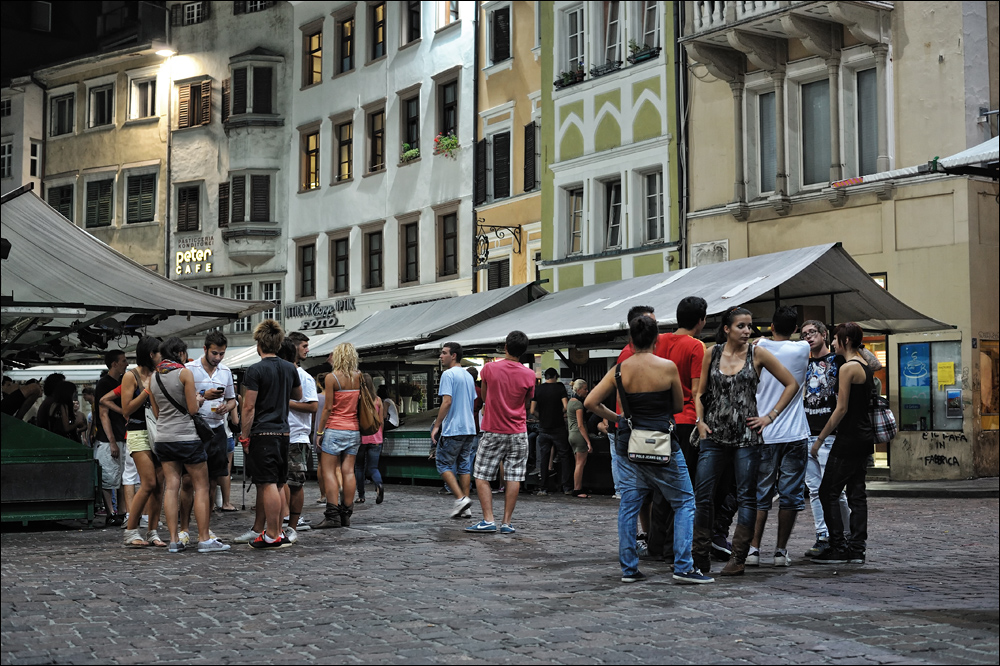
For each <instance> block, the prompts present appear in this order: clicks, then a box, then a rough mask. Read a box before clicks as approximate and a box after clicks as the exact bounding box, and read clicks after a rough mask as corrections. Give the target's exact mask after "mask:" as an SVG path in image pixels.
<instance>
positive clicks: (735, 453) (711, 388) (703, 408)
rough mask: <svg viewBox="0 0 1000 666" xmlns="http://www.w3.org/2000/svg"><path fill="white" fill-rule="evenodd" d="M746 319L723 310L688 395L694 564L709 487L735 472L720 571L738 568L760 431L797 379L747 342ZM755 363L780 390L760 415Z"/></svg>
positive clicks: (706, 530)
mask: <svg viewBox="0 0 1000 666" xmlns="http://www.w3.org/2000/svg"><path fill="white" fill-rule="evenodd" d="M752 331H753V320H752V317H751V314H750V311H749V310H747V309H745V308H740V307H734V308H730V309H729V310H727V311H726V313H725V314H724V315H723V317H722V323H721V324H720V325H719V330H718V332H717V333H716V343H717V344H716V345H715V347H714V348H713V349H712V353H711V354H706V355H705V358H704V360H703V361H702V366H701V376H702V378H703V381H702V382H700V383H699V386H698V392H697V393H696V394H695V408H696V409H697V410H698V421H699V422H698V432H699V436H700V438H701V439H700V443H699V448H700V453H699V456H698V472H697V474H696V475H695V502H696V504H697V508H696V511H695V529H694V546H693V555H694V562H695V566H696V567H697V568H698V569H700V570H701V571H703V572H707V571H709V570H710V568H711V560H710V559H709V547H710V543H711V540H712V526H713V522H714V519H715V515H714V514H715V490H716V485H717V484H718V483H719V479H720V478H721V477H722V476H723V474H724V472H725V470H726V468H728V467H730V466H732V467H733V468H734V474H735V477H736V490H737V502H738V503H739V512H738V516H737V525H736V530H735V531H734V533H733V548H732V551H733V554H732V556H731V557H730V558H729V562H728V563H727V564H726V566H725V567H723V569H722V571H721V572H720V575H723V576H734V575H740V574H742V573H743V571H744V563H745V562H746V557H747V552H748V551H749V549H750V539H751V538H752V537H753V530H754V525H755V523H756V518H757V469H758V467H759V464H760V445H761V444H762V443H763V439H762V437H761V430H762V429H763V428H764V426H766V425H769V424H771V423H773V422H774V420H775V419H776V418H778V416H779V415H780V414H781V412H782V411H783V410H784V409H785V407H787V406H788V404H789V403H790V402H791V401H792V399H793V398H794V397H795V393H796V392H797V391H798V385H797V384H796V383H795V379H794V378H793V377H792V375H791V374H790V373H789V372H788V370H786V369H785V368H784V366H782V365H781V362H779V361H778V359H777V358H775V356H774V354H772V353H771V352H769V351H767V350H766V349H757V350H755V349H754V347H753V346H752V345H751V344H750V336H751V333H752ZM762 368H766V369H767V370H768V371H769V372H770V373H771V374H772V375H774V376H775V377H776V378H777V380H778V381H779V382H781V384H782V386H784V390H783V391H782V393H781V396H780V397H779V399H778V402H777V404H776V405H775V406H774V408H773V409H772V410H771V411H770V412H768V413H766V414H764V416H760V415H759V414H758V410H757V384H758V382H759V376H760V372H761V369H762Z"/></svg>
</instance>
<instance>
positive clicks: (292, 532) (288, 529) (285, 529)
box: [281, 527, 299, 543]
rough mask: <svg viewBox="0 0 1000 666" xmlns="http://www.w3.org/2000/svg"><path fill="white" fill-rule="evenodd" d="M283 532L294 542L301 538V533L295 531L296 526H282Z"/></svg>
mask: <svg viewBox="0 0 1000 666" xmlns="http://www.w3.org/2000/svg"><path fill="white" fill-rule="evenodd" d="M281 533H282V534H283V535H285V538H286V539H288V540H289V541H290V542H292V543H295V542H296V541H298V540H299V534H298V532H296V531H295V529H294V528H291V527H283V528H281Z"/></svg>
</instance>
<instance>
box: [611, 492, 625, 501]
mask: <svg viewBox="0 0 1000 666" xmlns="http://www.w3.org/2000/svg"><path fill="white" fill-rule="evenodd" d="M621 498H622V494H621V493H615V494H614V495H612V496H611V499H616V500H620V499H621Z"/></svg>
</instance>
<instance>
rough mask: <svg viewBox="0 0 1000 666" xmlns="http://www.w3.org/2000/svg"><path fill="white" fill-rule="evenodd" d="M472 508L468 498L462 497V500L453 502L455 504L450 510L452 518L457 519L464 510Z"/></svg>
mask: <svg viewBox="0 0 1000 666" xmlns="http://www.w3.org/2000/svg"><path fill="white" fill-rule="evenodd" d="M470 506H472V500H470V499H469V498H468V497H463V498H462V499H457V500H455V504H454V506H453V507H452V510H451V517H452V518H459V517H461V515H462V512H464V511H465V510H466V509H468V508H469V507H470Z"/></svg>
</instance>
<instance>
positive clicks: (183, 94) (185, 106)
mask: <svg viewBox="0 0 1000 666" xmlns="http://www.w3.org/2000/svg"><path fill="white" fill-rule="evenodd" d="M177 127H178V128H179V129H183V128H185V127H191V87H190V86H177Z"/></svg>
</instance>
